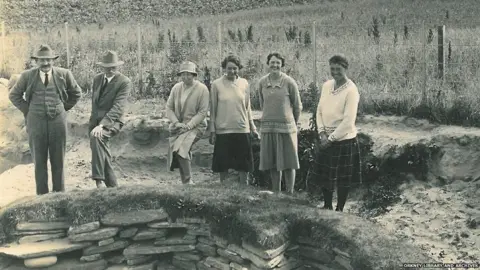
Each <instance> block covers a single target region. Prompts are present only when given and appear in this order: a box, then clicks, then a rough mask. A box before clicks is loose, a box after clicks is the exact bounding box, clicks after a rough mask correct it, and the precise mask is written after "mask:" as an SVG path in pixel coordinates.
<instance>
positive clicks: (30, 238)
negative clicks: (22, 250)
mask: <svg viewBox="0 0 480 270" xmlns="http://www.w3.org/2000/svg"><path fill="white" fill-rule="evenodd" d="M65 236H66V233H64V232H62V233H55V234H37V235H26V236H23V237H21V238H20V239H18V243H19V244H26V243H35V242H42V241H47V240H53V239H59V238H63V237H65Z"/></svg>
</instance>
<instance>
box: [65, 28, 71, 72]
mask: <svg viewBox="0 0 480 270" xmlns="http://www.w3.org/2000/svg"><path fill="white" fill-rule="evenodd" d="M65 46H66V48H67V68H70V44H69V42H68V22H65Z"/></svg>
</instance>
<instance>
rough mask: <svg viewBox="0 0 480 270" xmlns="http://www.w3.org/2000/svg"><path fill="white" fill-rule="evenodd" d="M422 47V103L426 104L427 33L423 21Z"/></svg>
mask: <svg viewBox="0 0 480 270" xmlns="http://www.w3.org/2000/svg"><path fill="white" fill-rule="evenodd" d="M422 45H423V86H422V103H423V104H425V103H426V102H427V80H428V69H427V68H428V67H427V65H428V63H427V54H428V53H427V31H426V28H425V21H422Z"/></svg>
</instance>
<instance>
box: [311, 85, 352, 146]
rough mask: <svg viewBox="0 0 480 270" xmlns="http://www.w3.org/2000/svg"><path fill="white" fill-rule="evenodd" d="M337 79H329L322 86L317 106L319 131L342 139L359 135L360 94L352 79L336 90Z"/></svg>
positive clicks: (330, 136) (333, 137)
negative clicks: (357, 122)
mask: <svg viewBox="0 0 480 270" xmlns="http://www.w3.org/2000/svg"><path fill="white" fill-rule="evenodd" d="M334 86H335V80H328V81H327V82H325V83H324V84H323V86H322V92H321V96H320V100H319V102H318V107H317V127H318V131H319V132H321V131H325V132H327V134H328V135H329V140H332V141H342V140H347V139H352V138H355V137H356V136H357V129H356V127H355V121H356V118H357V110H358V103H359V101H360V94H359V92H358V89H357V86H356V85H355V83H353V82H352V81H351V80H350V79H348V80H347V82H346V83H345V84H344V85H343V86H340V87H339V88H338V89H336V90H334Z"/></svg>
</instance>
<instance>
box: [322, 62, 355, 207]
mask: <svg viewBox="0 0 480 270" xmlns="http://www.w3.org/2000/svg"><path fill="white" fill-rule="evenodd" d="M329 64H330V72H331V75H332V77H333V79H332V80H328V81H327V82H325V83H324V84H323V86H322V90H321V96H320V101H319V103H318V107H317V113H316V117H317V127H318V132H319V138H318V143H317V151H316V161H315V162H316V164H315V165H316V166H315V167H316V170H315V174H316V176H315V178H316V181H318V184H319V185H320V187H321V190H322V193H323V197H324V201H325V205H324V207H323V208H324V209H332V210H333V206H332V198H333V191H334V188H335V186H336V187H337V206H336V209H335V211H340V212H342V211H343V208H344V206H345V203H346V201H347V196H348V193H349V190H350V188H351V186H352V185H353V184H356V183H361V182H362V172H361V160H360V147H359V144H358V141H357V129H356V126H355V121H356V117H357V111H358V103H359V100H360V94H359V92H358V89H357V86H356V85H355V83H354V82H353V81H352V80H350V79H349V78H348V77H347V75H346V72H347V70H348V60H347V59H346V57H345V56H343V55H334V56H333V57H332V58H330V60H329Z"/></svg>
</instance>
